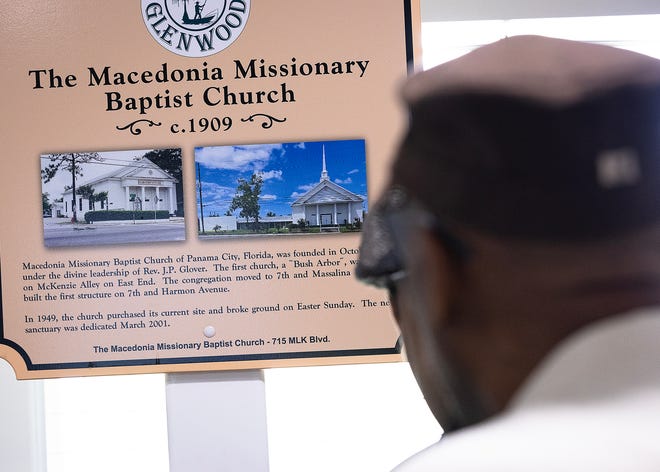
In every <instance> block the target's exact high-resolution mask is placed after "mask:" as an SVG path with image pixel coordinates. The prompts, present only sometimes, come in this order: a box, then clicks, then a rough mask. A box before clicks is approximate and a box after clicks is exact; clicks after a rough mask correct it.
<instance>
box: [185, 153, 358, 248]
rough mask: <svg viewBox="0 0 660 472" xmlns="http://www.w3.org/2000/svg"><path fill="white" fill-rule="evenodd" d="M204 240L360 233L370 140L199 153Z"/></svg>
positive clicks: (200, 223)
mask: <svg viewBox="0 0 660 472" xmlns="http://www.w3.org/2000/svg"><path fill="white" fill-rule="evenodd" d="M195 166H196V169H195V171H196V173H197V175H196V180H197V189H196V194H197V219H198V233H199V236H200V238H202V239H209V238H211V239H212V238H217V237H223V236H243V235H291V234H296V235H304V234H305V235H306V234H321V233H323V234H331V233H336V234H341V233H346V232H356V231H361V229H362V222H363V221H364V216H365V214H366V212H367V209H368V200H367V180H366V151H365V142H364V140H341V141H315V142H297V143H278V144H250V145H234V146H210V147H200V148H196V149H195Z"/></svg>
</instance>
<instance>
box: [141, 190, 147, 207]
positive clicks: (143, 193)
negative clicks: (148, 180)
mask: <svg viewBox="0 0 660 472" xmlns="http://www.w3.org/2000/svg"><path fill="white" fill-rule="evenodd" d="M140 190H142V197H141V198H142V205H141V206H142V208H140V209H141V210H146V208H145V206H146V205H145V204H144V199H145V197H146V190H145V188H144V185H143V186H142V187H140Z"/></svg>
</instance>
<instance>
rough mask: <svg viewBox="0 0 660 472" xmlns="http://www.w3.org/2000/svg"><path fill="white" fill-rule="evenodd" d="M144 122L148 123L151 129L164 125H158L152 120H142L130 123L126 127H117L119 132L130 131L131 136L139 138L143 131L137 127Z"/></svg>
mask: <svg viewBox="0 0 660 472" xmlns="http://www.w3.org/2000/svg"><path fill="white" fill-rule="evenodd" d="M142 121H144V122H145V123H147V124H148V125H149V128H151V127H152V126H160V125H162V123H156V122H154V121H151V120H146V119H142V120H135V121H134V122H132V123H129V124H127V125H126V126H116V128H117V129H118V130H119V131H124V130H126V129H128V130H129V131H130V132H131V134H133V135H135V136H137V135H139V134H142V129H141V128H139V127H138V126H137V124H138V123H140V122H142Z"/></svg>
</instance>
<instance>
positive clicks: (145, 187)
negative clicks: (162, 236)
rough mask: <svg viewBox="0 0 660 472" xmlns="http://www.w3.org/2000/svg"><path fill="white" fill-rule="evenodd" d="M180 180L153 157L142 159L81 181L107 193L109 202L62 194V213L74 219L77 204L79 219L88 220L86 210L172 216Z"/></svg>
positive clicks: (69, 190) (68, 192) (96, 192)
mask: <svg viewBox="0 0 660 472" xmlns="http://www.w3.org/2000/svg"><path fill="white" fill-rule="evenodd" d="M176 183H177V181H176V179H175V178H174V177H172V176H171V175H169V174H168V173H167V172H165V171H164V170H162V169H161V168H160V167H158V166H157V165H156V164H154V163H153V162H151V161H150V160H149V159H146V158H144V157H143V158H142V159H140V160H138V161H135V162H134V163H131V165H130V166H122V167H118V168H117V169H116V170H113V171H112V172H109V173H107V174H105V175H101V176H99V177H96V178H93V179H91V180H87V181H81V182H80V183H79V184H78V185H77V186H76V187H77V188H80V187H82V186H83V185H89V186H90V187H92V188H93V189H94V193H95V194H99V193H102V192H107V194H108V196H107V199H106V200H105V201H102V202H91V201H89V200H88V199H86V198H83V197H82V196H81V195H79V194H76V202H73V198H72V197H73V195H72V194H73V191H72V189H68V190H66V191H64V192H63V193H62V197H63V201H62V203H61V205H62V208H61V210H60V211H61V212H62V213H63V215H64V216H66V217H68V218H73V213H74V212H73V208H72V206H73V205H74V204H75V205H76V218H77V219H78V221H84V219H85V213H86V212H87V211H91V210H152V211H155V210H167V211H168V212H169V213H170V215H174V214H175V213H176V208H177V205H176V202H177V195H176V186H175V185H176ZM106 205H107V206H106Z"/></svg>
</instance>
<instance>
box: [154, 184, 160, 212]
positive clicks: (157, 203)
mask: <svg viewBox="0 0 660 472" xmlns="http://www.w3.org/2000/svg"><path fill="white" fill-rule="evenodd" d="M155 208H156V210H160V187H156V206H155Z"/></svg>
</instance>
